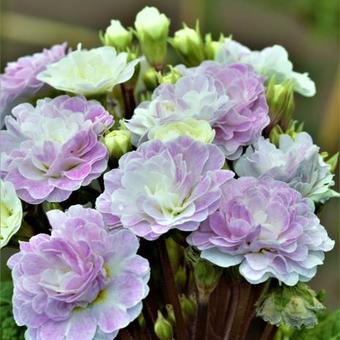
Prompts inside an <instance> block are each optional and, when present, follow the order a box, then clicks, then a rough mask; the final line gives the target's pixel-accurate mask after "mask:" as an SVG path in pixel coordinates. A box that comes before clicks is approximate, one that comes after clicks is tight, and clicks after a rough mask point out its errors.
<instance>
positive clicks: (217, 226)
mask: <svg viewBox="0 0 340 340" xmlns="http://www.w3.org/2000/svg"><path fill="white" fill-rule="evenodd" d="M222 190H223V196H222V199H221V204H220V207H219V210H218V211H216V212H215V213H214V214H212V215H211V216H209V218H208V219H207V220H206V221H205V222H204V223H203V224H201V226H200V228H199V229H198V230H197V231H194V232H193V233H192V234H191V235H189V237H188V238H187V241H188V243H189V244H191V245H194V246H196V247H197V248H198V249H199V250H201V251H202V253H201V256H202V258H204V259H207V260H209V261H210V262H212V263H214V264H216V265H218V266H220V267H230V266H235V265H238V264H240V267H239V270H240V273H241V275H242V276H244V278H245V279H246V280H247V281H248V282H250V283H252V284H258V283H261V282H264V281H266V280H267V279H268V278H270V277H274V278H277V279H278V280H279V281H282V282H283V283H285V284H286V285H288V286H294V285H295V284H296V283H297V282H298V281H308V280H310V279H311V278H312V277H313V276H314V275H315V274H316V267H317V265H320V264H322V263H323V259H324V252H325V251H329V250H331V249H332V248H333V246H334V241H332V240H330V238H329V237H328V235H327V232H326V230H325V229H324V227H323V226H321V225H320V221H319V219H318V218H317V216H316V215H315V214H314V213H313V211H314V205H313V203H312V201H311V200H309V199H305V198H302V197H301V194H300V193H299V192H298V191H296V190H294V189H292V188H290V187H289V186H288V184H286V183H283V182H280V181H276V180H273V179H272V178H270V177H267V178H262V179H256V178H252V177H241V178H239V179H237V180H235V179H232V180H231V181H229V182H228V183H227V184H226V185H224V186H223V189H222Z"/></svg>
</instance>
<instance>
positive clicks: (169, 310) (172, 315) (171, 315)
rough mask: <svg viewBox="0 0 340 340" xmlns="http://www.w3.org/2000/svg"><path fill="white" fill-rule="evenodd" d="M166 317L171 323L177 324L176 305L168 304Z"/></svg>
mask: <svg viewBox="0 0 340 340" xmlns="http://www.w3.org/2000/svg"><path fill="white" fill-rule="evenodd" d="M165 308H166V319H167V320H168V321H169V322H170V323H171V325H175V324H176V317H175V312H174V307H173V306H172V305H166V306H165Z"/></svg>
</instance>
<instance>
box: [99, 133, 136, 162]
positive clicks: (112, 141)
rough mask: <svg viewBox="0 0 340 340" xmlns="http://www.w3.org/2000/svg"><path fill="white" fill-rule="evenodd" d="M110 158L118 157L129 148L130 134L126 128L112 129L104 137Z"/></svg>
mask: <svg viewBox="0 0 340 340" xmlns="http://www.w3.org/2000/svg"><path fill="white" fill-rule="evenodd" d="M104 144H105V146H106V148H107V150H108V152H109V155H110V158H114V159H119V158H120V157H121V156H123V155H124V154H125V153H127V152H128V151H129V150H131V134H130V132H129V131H128V130H113V131H111V132H109V133H108V134H107V135H106V136H105V137H104Z"/></svg>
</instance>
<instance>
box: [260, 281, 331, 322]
mask: <svg viewBox="0 0 340 340" xmlns="http://www.w3.org/2000/svg"><path fill="white" fill-rule="evenodd" d="M256 305H257V310H256V312H257V315H258V316H261V317H262V318H263V319H264V320H265V321H267V322H269V323H271V324H273V325H276V326H279V325H281V324H286V325H288V326H289V327H291V328H302V327H305V328H311V327H313V326H315V325H316V324H317V322H318V319H317V313H318V312H319V311H321V310H323V309H325V307H324V305H323V304H322V303H321V302H320V301H319V300H318V299H317V297H316V293H315V292H314V291H313V290H312V289H311V288H309V287H308V286H307V285H306V284H304V283H302V282H299V283H298V284H297V285H296V286H293V287H289V286H285V285H283V286H280V287H277V288H275V289H273V290H271V291H270V292H269V293H267V294H265V296H264V297H262V299H261V300H260V301H258V302H257V303H256Z"/></svg>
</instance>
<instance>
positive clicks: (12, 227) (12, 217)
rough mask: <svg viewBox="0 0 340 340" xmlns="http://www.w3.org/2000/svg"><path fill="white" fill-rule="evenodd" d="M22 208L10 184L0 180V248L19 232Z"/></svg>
mask: <svg viewBox="0 0 340 340" xmlns="http://www.w3.org/2000/svg"><path fill="white" fill-rule="evenodd" d="M21 221H22V206H21V201H20V199H19V198H18V196H17V194H16V192H15V189H14V186H13V184H12V183H11V182H6V181H3V180H2V179H0V227H1V228H0V248H2V247H4V246H5V245H6V244H7V243H8V241H9V240H10V238H11V237H12V236H13V235H14V234H15V233H16V232H17V231H18V230H19V228H20V226H21Z"/></svg>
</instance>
